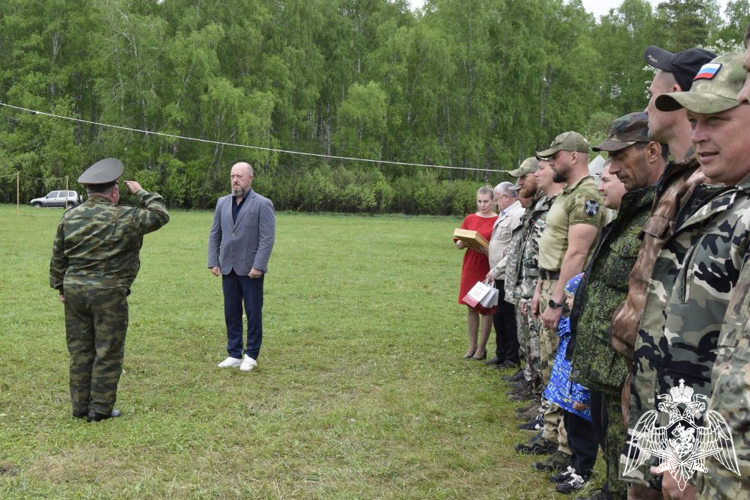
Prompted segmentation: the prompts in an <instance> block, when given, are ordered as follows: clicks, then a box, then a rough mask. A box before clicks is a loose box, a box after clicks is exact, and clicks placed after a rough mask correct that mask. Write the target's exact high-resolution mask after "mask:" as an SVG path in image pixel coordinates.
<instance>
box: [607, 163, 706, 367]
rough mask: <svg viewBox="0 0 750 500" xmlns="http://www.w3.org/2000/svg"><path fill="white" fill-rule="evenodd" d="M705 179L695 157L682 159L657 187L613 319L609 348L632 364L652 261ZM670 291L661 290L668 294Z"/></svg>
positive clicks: (667, 172)
mask: <svg viewBox="0 0 750 500" xmlns="http://www.w3.org/2000/svg"><path fill="white" fill-rule="evenodd" d="M703 180H704V177H703V171H702V169H701V168H700V164H699V163H698V161H697V160H696V159H695V157H694V156H691V157H689V158H688V159H687V160H685V161H684V162H676V163H670V164H669V165H668V166H667V168H666V169H665V170H664V174H663V175H662V178H661V179H660V180H659V183H658V184H657V187H656V202H655V204H654V207H653V210H652V212H651V217H650V218H649V219H648V221H647V222H646V224H645V226H644V227H643V233H641V239H642V240H643V241H642V243H641V248H640V250H639V252H638V258H637V259H636V262H635V266H634V267H633V270H632V272H631V273H630V277H629V281H628V296H627V299H625V304H624V305H623V307H622V308H621V309H620V310H619V311H618V312H617V314H616V315H615V317H614V319H613V320H612V328H611V331H610V332H611V340H612V347H614V349H615V351H617V352H618V353H620V354H621V355H622V356H624V357H625V359H626V360H627V361H628V363H629V364H630V363H632V360H633V350H634V348H635V339H636V337H638V325H639V324H640V321H641V315H642V314H643V309H644V308H645V307H646V291H647V287H648V283H649V279H650V278H651V273H652V271H653V269H654V262H655V261H656V256H657V255H659V251H660V250H661V249H662V247H663V246H664V243H665V242H666V241H667V239H669V237H670V236H672V233H674V226H675V220H676V219H677V214H678V212H679V211H680V208H681V206H682V204H683V203H684V201H685V200H686V199H687V198H689V197H690V194H692V192H693V189H695V186H698V185H700V184H701V183H702V182H703ZM668 292H669V290H664V293H668Z"/></svg>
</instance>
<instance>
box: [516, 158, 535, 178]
mask: <svg viewBox="0 0 750 500" xmlns="http://www.w3.org/2000/svg"><path fill="white" fill-rule="evenodd" d="M538 168H539V160H537V159H536V157H535V156H530V157H528V158H526V159H525V160H524V161H523V163H521V166H520V167H518V168H517V169H515V170H511V171H510V172H508V173H509V174H510V175H511V176H512V177H523V176H524V175H526V174H533V173H534V172H536V171H537V169H538Z"/></svg>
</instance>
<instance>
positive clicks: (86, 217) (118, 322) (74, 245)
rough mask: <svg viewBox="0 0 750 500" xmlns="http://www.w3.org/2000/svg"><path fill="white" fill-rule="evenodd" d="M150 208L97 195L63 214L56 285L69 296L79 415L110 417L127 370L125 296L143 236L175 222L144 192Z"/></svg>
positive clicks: (73, 392)
mask: <svg viewBox="0 0 750 500" xmlns="http://www.w3.org/2000/svg"><path fill="white" fill-rule="evenodd" d="M136 196H137V197H138V200H139V201H140V202H141V203H142V204H144V205H145V209H139V208H135V207H125V206H119V205H115V204H114V203H112V202H111V201H110V200H108V199H106V198H102V197H98V196H92V197H90V198H89V199H88V200H86V201H85V202H84V203H83V204H81V205H80V206H78V207H76V208H73V209H71V210H68V211H67V212H65V214H64V215H63V217H62V220H61V221H60V223H59V225H58V227H57V235H56V237H55V242H54V247H53V251H52V260H51V261H50V286H51V287H52V288H55V289H57V290H58V291H59V292H60V294H61V295H64V296H65V330H66V336H67V344H68V351H69V352H70V397H71V400H72V402H73V413H74V414H86V413H88V412H89V411H90V410H93V411H95V412H96V413H99V414H107V415H108V414H110V413H111V412H112V408H113V406H114V403H115V399H116V397H117V384H118V382H119V380H120V374H121V372H122V360H123V354H124V347H125V333H126V332H127V328H128V302H127V298H126V297H127V295H128V294H129V293H130V286H131V285H132V283H133V280H135V277H136V275H137V274H138V268H139V267H140V260H139V253H140V249H141V245H142V244H143V235H144V234H146V233H149V232H152V231H156V230H157V229H159V228H160V227H162V226H163V225H164V224H166V223H167V222H168V221H169V214H168V213H167V209H166V207H165V205H164V200H163V199H162V198H161V196H159V195H158V194H156V193H148V192H146V191H145V190H143V189H140V190H139V191H138V192H137V193H136Z"/></svg>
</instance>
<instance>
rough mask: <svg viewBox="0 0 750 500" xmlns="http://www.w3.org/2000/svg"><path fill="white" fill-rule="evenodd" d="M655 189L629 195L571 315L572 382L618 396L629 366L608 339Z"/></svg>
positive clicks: (604, 235) (593, 259) (597, 252)
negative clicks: (572, 340) (572, 339)
mask: <svg viewBox="0 0 750 500" xmlns="http://www.w3.org/2000/svg"><path fill="white" fill-rule="evenodd" d="M655 193H656V188H655V187H647V188H643V189H636V190H634V191H630V192H627V193H625V196H623V198H622V206H621V208H620V211H619V212H618V214H617V218H616V219H615V220H614V221H613V222H612V223H610V224H609V225H608V226H607V228H606V232H603V233H602V237H601V239H600V240H599V244H598V245H597V247H596V250H594V253H593V255H592V257H591V261H590V262H589V265H588V267H587V268H586V275H585V279H584V281H583V282H582V283H581V285H580V286H579V288H578V291H577V292H576V295H575V300H574V302H573V309H572V311H571V315H570V323H571V331H572V334H573V336H574V337H573V338H574V339H575V342H571V344H569V345H570V346H571V348H570V350H571V351H573V352H572V370H571V376H570V379H571V380H572V381H573V382H577V383H579V384H581V385H584V386H586V387H588V388H589V389H594V390H597V391H600V392H604V393H607V394H610V395H612V396H619V394H620V392H621V391H622V385H623V383H624V382H625V377H626V376H627V370H628V368H627V365H626V363H625V360H624V359H623V357H622V356H620V355H619V354H618V353H616V352H615V350H614V349H613V348H612V344H611V342H610V339H609V335H610V332H609V331H610V327H611V325H612V317H613V316H614V315H615V312H616V311H617V310H618V308H620V307H622V303H623V301H624V300H625V297H626V296H627V293H628V277H629V275H630V272H631V270H632V269H633V266H634V265H635V261H636V258H637V256H638V249H639V248H640V246H641V240H640V238H639V235H640V233H641V230H642V228H643V226H644V224H645V223H646V221H647V220H648V217H649V215H650V213H651V206H652V205H653V203H654V195H655Z"/></svg>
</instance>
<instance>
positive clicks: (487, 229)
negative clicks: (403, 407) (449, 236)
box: [453, 186, 497, 361]
mask: <svg viewBox="0 0 750 500" xmlns="http://www.w3.org/2000/svg"><path fill="white" fill-rule="evenodd" d="M493 198H494V193H493V191H492V188H491V187H490V186H482V187H481V188H479V191H477V211H476V213H473V214H469V215H467V216H466V218H465V219H464V222H463V223H462V224H461V229H470V230H473V231H476V232H478V233H479V234H480V235H482V237H483V238H484V239H485V240H487V241H489V240H490V237H491V236H492V228H493V227H494V225H495V221H496V220H497V214H496V213H495V212H494V211H493V207H494V203H493ZM453 241H454V242H455V243H456V247H458V248H459V249H461V250H463V249H466V253H465V254H464V263H463V267H462V268H461V289H460V291H459V293H458V303H459V304H464V303H463V302H462V301H461V299H463V298H464V297H465V296H466V294H467V293H469V290H471V289H472V287H473V286H474V285H476V283H477V281H484V279H485V277H486V276H487V273H488V272H489V271H490V263H489V260H488V258H487V249H486V248H481V249H473V248H469V247H468V246H467V244H466V243H464V242H463V241H461V240H459V239H454V240H453ZM494 310H495V308H494V307H493V308H492V309H486V308H484V307H482V306H481V305H477V306H476V307H474V308H472V307H469V311H468V329H469V350H468V351H466V355H465V356H464V358H466V359H475V360H477V361H479V360H482V359H485V358H486V357H487V350H486V346H487V340H488V339H489V337H490V332H491V331H492V314H493V313H494ZM480 316H481V321H480ZM480 323H481V337H479V339H477V337H478V332H479V328H480Z"/></svg>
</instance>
